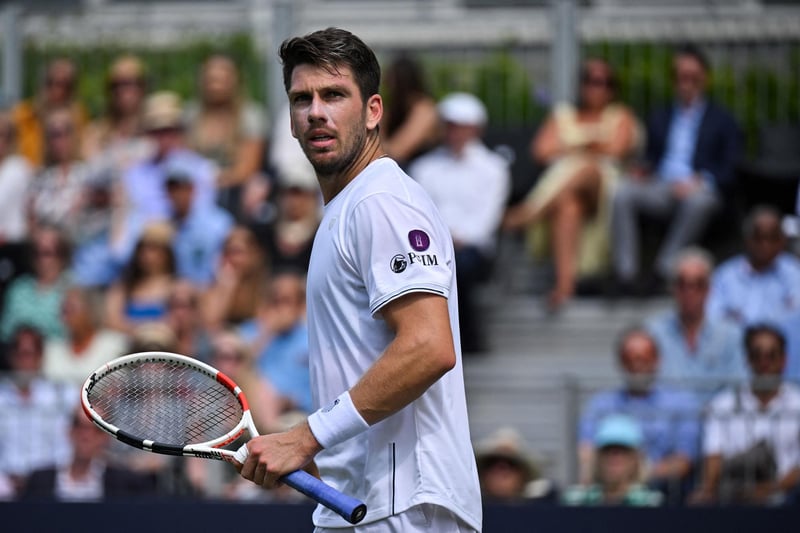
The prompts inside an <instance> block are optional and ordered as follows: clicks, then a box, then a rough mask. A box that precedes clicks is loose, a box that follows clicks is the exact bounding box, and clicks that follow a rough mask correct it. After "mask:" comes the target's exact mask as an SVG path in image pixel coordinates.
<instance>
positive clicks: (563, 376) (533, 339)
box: [464, 256, 669, 483]
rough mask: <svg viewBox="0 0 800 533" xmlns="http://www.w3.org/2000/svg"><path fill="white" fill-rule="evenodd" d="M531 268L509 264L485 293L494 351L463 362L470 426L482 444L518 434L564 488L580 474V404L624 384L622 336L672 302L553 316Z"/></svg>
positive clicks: (590, 305) (585, 301)
mask: <svg viewBox="0 0 800 533" xmlns="http://www.w3.org/2000/svg"><path fill="white" fill-rule="evenodd" d="M517 257H519V256H517ZM509 264H510V265H511V267H510V268H507V267H508V265H509ZM530 268H532V266H531V265H530V264H529V263H526V262H525V261H522V260H520V261H513V262H511V263H506V268H505V270H504V276H503V280H502V282H501V283H498V282H497V281H493V282H492V283H490V284H489V285H488V286H487V287H485V290H484V291H483V292H482V293H481V301H482V303H483V306H484V309H485V315H486V317H487V324H486V327H487V334H488V340H489V344H490V350H489V351H488V352H487V353H482V354H466V355H465V357H464V376H465V383H466V390H467V401H468V404H469V410H470V428H471V432H472V437H473V440H474V441H476V442H479V441H480V440H481V439H483V438H485V437H486V436H488V435H489V434H490V433H492V432H493V431H494V430H496V429H498V428H499V427H502V426H509V425H510V426H513V427H515V428H517V429H518V430H519V431H520V432H521V433H522V435H523V436H524V437H525V439H526V440H527V442H528V444H529V446H530V448H531V449H532V450H533V451H534V452H535V454H536V455H537V456H538V457H539V458H540V459H541V460H542V462H543V465H544V467H545V472H546V474H547V475H548V476H550V477H551V478H553V479H555V480H556V481H557V482H559V483H565V482H569V481H570V480H571V479H573V478H574V474H575V470H574V468H575V464H574V461H573V460H572V457H573V456H574V455H573V454H574V441H575V436H574V431H575V421H576V419H577V415H578V413H579V409H580V406H581V405H582V404H583V402H584V401H585V399H586V397H587V395H588V394H589V393H590V392H591V391H593V390H596V389H597V388H600V387H607V386H611V385H613V384H615V383H616V381H617V379H618V376H617V368H616V362H615V356H614V344H615V341H616V336H617V334H618V333H619V331H620V330H621V329H623V328H624V327H626V326H629V325H631V324H633V323H636V322H637V321H640V320H642V319H643V318H645V317H648V316H650V315H651V314H652V313H655V312H657V311H659V310H662V309H664V308H665V307H666V306H668V305H669V303H668V301H667V300H666V299H663V298H658V299H651V300H618V301H614V302H610V301H608V300H605V299H602V298H577V299H575V300H574V301H573V302H570V303H569V304H568V305H567V306H566V307H565V308H564V309H563V310H562V311H561V312H560V313H558V314H556V315H551V314H548V313H547V312H546V311H545V310H544V305H543V303H544V302H543V298H542V297H541V296H540V295H538V294H536V293H537V292H538V291H539V288H536V287H534V286H533V285H534V284H533V283H529V282H528V280H532V279H537V276H536V275H531V273H530V272H531V271H530V270H527V272H523V270H525V269H530ZM538 277H539V278H540V277H541V276H538Z"/></svg>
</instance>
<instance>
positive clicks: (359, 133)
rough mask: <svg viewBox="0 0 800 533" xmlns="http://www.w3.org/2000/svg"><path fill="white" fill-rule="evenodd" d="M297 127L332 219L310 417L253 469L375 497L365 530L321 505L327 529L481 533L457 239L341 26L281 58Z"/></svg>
mask: <svg viewBox="0 0 800 533" xmlns="http://www.w3.org/2000/svg"><path fill="white" fill-rule="evenodd" d="M280 57H281V60H282V62H283V78H284V84H285V86H286V90H287V94H288V97H289V104H290V114H291V124H292V133H293V135H294V136H295V137H296V138H297V139H298V141H299V142H300V145H301V147H302V148H303V151H304V152H305V154H306V156H307V157H308V159H309V161H310V162H311V164H312V165H313V166H314V169H315V170H316V174H317V179H318V181H319V184H320V187H321V190H322V195H323V199H324V202H325V215H324V218H323V220H322V222H321V224H320V227H319V230H318V231H317V235H316V237H315V240H314V246H313V251H312V255H311V264H310V267H309V272H308V295H307V300H308V323H309V341H310V369H311V386H312V393H313V400H314V405H315V407H317V408H319V409H318V410H317V411H316V412H314V413H312V414H311V415H310V416H309V417H308V420H307V421H306V422H303V423H301V424H299V425H297V426H295V427H294V428H292V429H290V430H289V431H287V432H285V433H278V434H272V435H265V436H261V437H257V438H255V439H253V440H251V441H250V442H249V443H248V445H247V446H248V450H249V453H250V455H249V457H248V459H247V460H246V462H245V463H244V465H243V467H242V468H241V474H242V476H243V477H245V478H246V479H249V480H252V481H254V482H255V483H257V484H260V485H263V486H265V487H272V486H274V485H275V483H276V480H277V479H278V477H279V476H280V475H282V474H285V473H287V472H290V471H293V470H296V469H298V468H303V467H307V466H309V465H310V466H311V467H312V468H313V463H312V461H313V460H315V463H316V465H317V466H318V468H319V472H320V474H321V476H322V479H323V480H324V481H326V482H327V483H329V484H331V485H332V486H334V487H336V488H337V489H339V490H341V491H342V492H344V493H346V494H350V495H352V496H354V497H356V498H359V499H361V500H363V501H364V502H365V503H366V504H367V508H368V512H367V515H366V518H365V519H364V521H363V522H362V523H361V524H360V525H358V526H356V527H355V528H353V527H352V526H351V525H350V524H348V523H346V522H345V521H344V520H342V519H341V518H340V517H339V516H338V515H336V514H335V513H333V512H331V511H329V510H328V509H326V508H323V507H321V506H319V507H317V509H316V511H315V512H314V524H315V525H316V527H317V529H316V531H318V532H325V531H329V530H331V531H342V529H340V528H351V530H352V531H359V532H361V531H375V532H384V531H402V532H414V531H425V532H430V531H441V532H460V531H469V532H474V531H480V529H481V520H482V517H481V500H480V492H479V485H478V476H477V471H476V467H475V459H474V455H473V450H472V445H471V442H470V434H469V428H468V420H467V409H466V400H465V395H464V380H463V373H462V366H461V354H460V352H461V349H460V346H459V341H458V339H459V334H458V312H457V309H458V302H457V301H456V300H457V299H456V281H455V264H454V259H453V245H452V239H451V237H450V234H449V232H448V230H447V226H446V225H445V224H444V222H443V221H442V219H441V217H440V216H439V213H438V212H437V210H436V208H435V207H434V205H433V203H432V202H431V200H430V199H429V198H428V196H427V195H426V193H425V192H424V191H423V190H422V189H421V188H420V187H419V186H418V185H417V184H416V182H414V181H413V180H412V179H411V178H409V177H408V175H406V174H405V173H404V172H403V171H402V170H401V169H400V167H399V166H398V165H397V163H395V162H394V161H393V160H391V159H389V158H388V157H386V155H385V154H384V152H383V150H382V148H381V144H380V140H379V135H378V124H379V122H380V119H381V115H382V113H383V102H382V100H381V97H380V96H379V95H378V88H379V83H380V67H379V65H378V62H377V59H376V58H375V55H374V53H373V52H372V50H370V49H369V48H368V47H367V46H366V45H365V44H364V43H363V42H362V41H361V40H360V39H359V38H358V37H356V36H355V35H353V34H351V33H350V32H347V31H344V30H341V29H335V28H329V29H327V30H322V31H317V32H314V33H311V34H309V35H306V36H304V37H296V38H292V39H288V40H286V41H285V42H284V43H283V44H282V46H281V50H280Z"/></svg>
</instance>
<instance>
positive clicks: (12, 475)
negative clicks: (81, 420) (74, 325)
mask: <svg viewBox="0 0 800 533" xmlns="http://www.w3.org/2000/svg"><path fill="white" fill-rule="evenodd" d="M43 352H44V338H43V337H42V334H41V333H40V332H39V331H38V330H36V329H35V328H33V327H30V326H20V327H19V328H17V329H16V330H15V331H14V334H13V335H12V337H11V341H10V343H9V352H8V358H9V365H10V372H9V373H8V374H5V375H2V376H0V413H2V416H0V477H2V476H6V477H7V478H8V479H10V480H11V481H12V484H13V486H14V491H15V492H18V491H19V489H20V488H21V487H22V484H23V482H24V479H25V477H26V476H27V475H28V474H29V473H30V472H31V471H32V470H35V469H37V468H43V467H45V466H49V465H51V464H57V465H63V464H66V463H67V461H68V460H69V453H70V446H69V442H68V438H67V431H68V430H67V426H68V425H69V416H70V412H71V410H72V408H73V407H74V406H75V405H77V403H78V398H79V391H78V389H77V388H75V387H73V386H67V385H66V384H64V383H57V382H54V381H50V380H49V379H46V378H45V377H44V376H43V375H42V360H43V357H44V353H43Z"/></svg>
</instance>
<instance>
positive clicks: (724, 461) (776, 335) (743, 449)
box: [692, 324, 800, 504]
mask: <svg viewBox="0 0 800 533" xmlns="http://www.w3.org/2000/svg"><path fill="white" fill-rule="evenodd" d="M744 342H745V347H746V350H747V362H748V363H749V365H750V369H751V372H752V376H753V380H752V382H751V383H750V384H749V385H741V386H737V387H732V388H730V389H728V390H726V391H723V392H721V393H719V394H718V395H717V396H716V397H714V399H713V400H712V401H711V404H710V405H709V408H708V414H707V417H706V423H705V428H704V439H703V455H704V459H703V472H702V480H701V483H700V486H699V488H698V490H697V492H696V493H695V494H694V495H693V498H692V501H693V502H694V503H701V504H707V503H713V502H720V503H738V504H742V503H759V504H764V503H773V504H774V503H780V502H781V501H782V499H783V497H784V496H785V493H787V492H790V491H792V490H797V488H798V483H800V439H799V438H798V435H800V387H798V386H796V385H794V384H792V383H786V382H784V381H783V378H782V374H783V371H784V368H785V365H786V344H785V339H784V337H783V334H782V333H781V332H780V331H779V330H778V329H776V328H774V327H772V326H768V325H759V324H756V325H753V326H750V327H748V328H747V330H746V332H745V339H744Z"/></svg>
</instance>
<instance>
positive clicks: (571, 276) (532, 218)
mask: <svg viewBox="0 0 800 533" xmlns="http://www.w3.org/2000/svg"><path fill="white" fill-rule="evenodd" d="M615 95H616V80H615V77H614V73H613V71H612V69H611V66H610V65H609V64H608V63H606V62H605V61H603V60H600V59H590V60H587V61H586V62H585V63H584V64H583V66H582V68H581V72H580V89H579V92H578V99H577V104H576V105H573V104H569V103H559V104H557V105H556V106H555V108H554V109H553V111H552V112H551V113H550V116H549V117H548V118H547V120H546V121H545V123H544V125H543V126H542V127H541V128H540V129H539V131H538V132H537V134H536V136H535V137H534V139H533V141H532V143H531V155H532V157H533V158H534V159H535V160H536V161H537V162H538V163H540V164H541V165H543V166H545V167H546V170H545V171H544V173H543V174H542V175H541V176H540V177H539V180H538V181H537V183H536V185H535V186H534V188H533V189H532V190H531V192H530V193H529V194H528V196H527V197H526V198H525V200H524V201H523V202H522V203H520V204H518V205H515V206H512V207H511V208H510V209H509V210H508V212H507V213H506V216H505V219H504V221H503V226H504V228H505V229H508V230H515V229H521V228H530V230H531V231H530V232H529V244H530V246H531V249H532V251H533V252H534V254H535V255H537V256H541V255H542V252H543V251H546V250H547V249H548V248H549V251H550V253H551V255H552V259H553V263H554V266H555V287H554V288H553V289H552V290H551V291H550V294H549V295H548V300H547V304H548V308H549V309H550V310H551V311H555V310H557V309H559V308H560V307H561V306H562V305H563V304H564V303H565V302H566V301H567V300H569V298H570V297H571V296H572V295H573V293H574V292H575V284H576V279H577V277H578V275H588V274H596V273H598V272H599V271H601V269H602V268H603V267H604V266H605V263H606V262H607V259H608V205H607V204H608V201H607V198H609V193H610V191H611V189H612V187H613V186H614V183H615V182H616V181H617V180H618V178H619V176H620V174H621V169H622V166H623V163H624V161H625V160H626V159H628V158H629V157H630V156H631V155H632V154H633V153H634V152H635V151H636V149H637V148H638V147H639V146H640V144H641V138H642V135H641V134H640V132H639V130H640V128H639V125H638V122H637V120H636V118H635V116H634V114H633V113H632V112H631V110H630V109H628V107H627V106H625V105H623V104H620V103H618V102H615Z"/></svg>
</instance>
